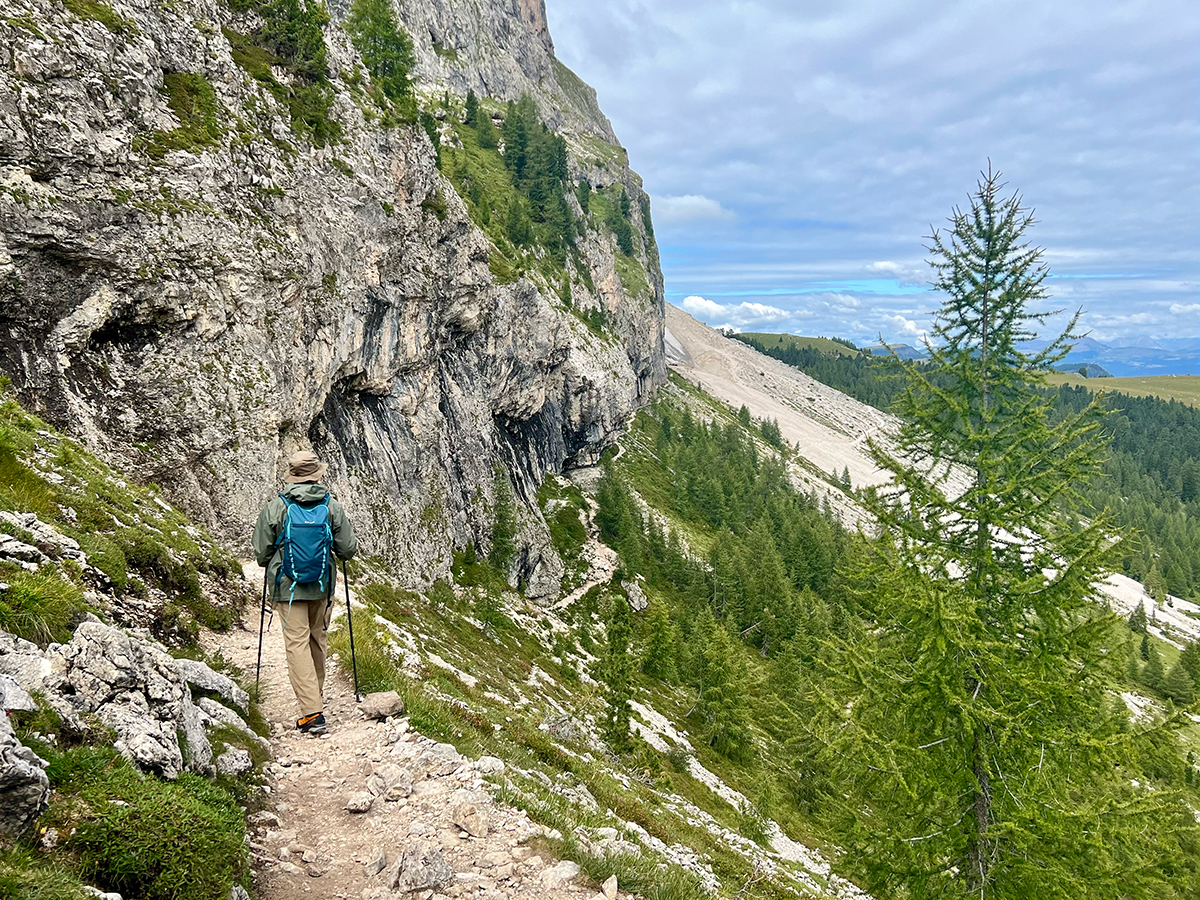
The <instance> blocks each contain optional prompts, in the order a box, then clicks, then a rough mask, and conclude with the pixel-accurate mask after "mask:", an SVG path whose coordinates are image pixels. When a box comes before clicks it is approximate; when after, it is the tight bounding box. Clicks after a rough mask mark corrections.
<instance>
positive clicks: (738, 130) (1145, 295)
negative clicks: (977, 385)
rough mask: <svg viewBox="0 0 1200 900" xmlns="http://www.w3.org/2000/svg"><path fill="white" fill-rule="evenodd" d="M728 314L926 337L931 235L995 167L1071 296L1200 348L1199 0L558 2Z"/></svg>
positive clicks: (700, 279)
mask: <svg viewBox="0 0 1200 900" xmlns="http://www.w3.org/2000/svg"><path fill="white" fill-rule="evenodd" d="M546 5H547V13H548V16H549V20H550V30H551V34H552V35H553V38H554V43H555V50H556V53H557V55H558V56H559V58H560V59H562V60H563V62H565V63H566V64H567V65H568V66H570V67H571V68H572V69H574V70H575V71H576V72H577V73H578V74H579V75H580V76H581V77H583V78H584V80H586V81H587V82H588V83H589V84H591V85H592V86H593V87H595V88H596V90H597V92H598V94H599V99H600V105H601V107H602V108H603V109H604V111H605V112H606V113H607V114H608V116H609V118H610V119H611V120H612V122H613V126H614V128H615V129H616V132H617V135H618V137H619V138H620V139H621V141H622V143H623V144H624V145H625V146H626V147H627V148H628V149H629V155H630V160H631V163H632V165H633V167H634V168H635V169H636V170H637V171H638V172H639V173H640V174H641V175H642V177H643V179H644V181H645V185H646V189H647V191H649V193H650V195H651V197H652V200H653V212H654V221H655V230H656V234H657V238H658V242H659V248H660V251H661V255H662V263H663V273H664V275H665V277H666V287H667V298H668V299H669V300H670V301H671V302H673V303H676V304H678V305H682V306H684V307H685V308H687V309H688V310H689V311H691V312H693V313H694V314H697V316H698V317H699V318H701V319H703V320H705V321H707V322H709V324H712V325H731V326H734V327H737V328H739V329H742V330H765V331H785V330H786V331H793V332H795V333H799V334H823V335H838V336H843V337H848V338H851V339H854V340H858V341H872V340H875V339H877V338H878V337H879V336H880V335H882V336H883V337H884V338H885V339H887V340H900V341H908V342H914V341H916V340H918V339H919V336H920V335H921V333H922V332H923V331H924V330H925V329H926V328H927V327H928V324H929V313H930V311H931V310H932V309H933V308H934V307H935V306H936V304H937V299H936V296H935V295H931V294H929V293H927V292H926V291H925V289H924V285H925V284H926V282H927V281H928V280H929V275H928V269H927V266H926V265H925V263H924V259H925V257H926V252H925V250H924V243H925V241H924V236H925V235H927V234H929V232H930V228H931V226H941V225H942V224H943V223H944V222H945V219H946V217H947V215H949V213H950V211H951V209H952V208H953V206H954V205H955V204H963V203H965V202H966V200H967V195H968V194H969V192H970V191H971V190H972V188H973V187H974V185H975V181H976V178H977V177H978V174H979V171H980V169H982V168H984V167H986V166H987V164H988V159H989V157H990V159H991V161H992V164H993V165H994V166H995V167H996V168H998V169H1000V170H1001V171H1002V172H1003V173H1004V175H1005V176H1006V179H1007V180H1008V182H1009V183H1010V185H1011V186H1012V187H1013V188H1015V189H1018V190H1019V191H1020V192H1021V194H1022V195H1023V196H1024V198H1025V201H1026V203H1027V204H1028V205H1029V206H1031V207H1033V208H1034V209H1035V210H1036V212H1037V218H1038V224H1037V225H1036V227H1035V228H1034V229H1033V231H1032V233H1031V236H1032V238H1033V240H1034V241H1035V242H1036V243H1038V244H1039V245H1041V246H1043V247H1045V248H1046V259H1047V261H1048V263H1049V264H1050V268H1051V271H1052V273H1053V278H1052V280H1051V281H1050V283H1049V284H1050V289H1051V291H1052V294H1053V295H1054V303H1053V304H1052V305H1053V306H1054V307H1059V306H1062V307H1067V308H1069V309H1071V310H1074V309H1075V308H1078V307H1082V308H1083V309H1084V316H1083V320H1082V321H1083V324H1084V326H1085V327H1086V328H1088V329H1090V330H1091V333H1092V336H1093V337H1095V338H1097V339H1099V340H1104V341H1117V342H1126V341H1132V340H1134V339H1135V338H1138V337H1146V336H1149V337H1182V336H1196V337H1197V339H1198V340H1200V223H1198V220H1200V4H1197V3H1196V2H1195V0H1186V2H1179V0H1157V2H1153V3H1149V2H1147V3H1115V2H1108V0H1087V2H1075V0H1053V2H1047V0H1037V2H1017V0H1009V2H972V0H959V2H952V3H939V2H921V3H914V2H853V0H835V2H809V0H802V2H797V0H761V2H742V0H739V2H725V3H710V2H697V0H645V2H641V0H606V2H605V3H595V2H594V0H546Z"/></svg>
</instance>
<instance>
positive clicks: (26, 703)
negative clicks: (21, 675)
mask: <svg viewBox="0 0 1200 900" xmlns="http://www.w3.org/2000/svg"><path fill="white" fill-rule="evenodd" d="M0 709H4V710H10V709H16V710H21V711H23V712H34V711H35V710H36V709H37V704H36V703H34V701H33V698H32V697H30V696H29V692H28V691H26V690H25V688H23V687H21V685H20V684H18V683H17V680H16V679H15V678H13V677H12V676H11V675H3V674H0Z"/></svg>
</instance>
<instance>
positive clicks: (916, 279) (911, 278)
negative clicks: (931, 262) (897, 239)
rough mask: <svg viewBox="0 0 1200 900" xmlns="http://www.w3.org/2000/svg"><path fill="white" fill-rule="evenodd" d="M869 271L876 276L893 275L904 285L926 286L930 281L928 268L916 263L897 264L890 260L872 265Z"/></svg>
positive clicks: (868, 267)
mask: <svg viewBox="0 0 1200 900" xmlns="http://www.w3.org/2000/svg"><path fill="white" fill-rule="evenodd" d="M867 271H868V272H871V273H872V274H876V275H891V276H892V277H893V278H895V279H896V281H898V282H900V284H903V285H911V284H924V283H925V282H926V281H927V280H928V279H929V270H928V267H927V266H924V265H918V264H915V263H897V262H892V261H891V260H890V259H884V260H880V261H879V262H873V263H870V264H869V265H868V266H867Z"/></svg>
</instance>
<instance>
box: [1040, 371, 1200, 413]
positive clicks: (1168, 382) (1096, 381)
mask: <svg viewBox="0 0 1200 900" xmlns="http://www.w3.org/2000/svg"><path fill="white" fill-rule="evenodd" d="M1046 380H1047V381H1048V382H1049V383H1050V384H1052V385H1054V386H1055V387H1058V386H1060V385H1064V384H1069V385H1071V386H1072V387H1082V388H1087V389H1088V390H1089V391H1113V392H1114V393H1118V394H1128V395H1129V396H1131V397H1158V398H1159V399H1160V400H1178V401H1179V402H1180V403H1186V404H1187V405H1188V406H1200V375H1131V376H1128V377H1124V378H1084V377H1083V376H1082V375H1080V374H1078V373H1077V372H1054V373H1053V374H1051V375H1049V376H1047V378H1046Z"/></svg>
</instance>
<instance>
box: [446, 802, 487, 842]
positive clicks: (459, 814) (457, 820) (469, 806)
mask: <svg viewBox="0 0 1200 900" xmlns="http://www.w3.org/2000/svg"><path fill="white" fill-rule="evenodd" d="M450 821H452V822H453V823H454V824H455V825H457V826H458V827H459V828H461V829H462V830H463V831H465V832H466V833H467V834H469V835H471V837H477V838H481V837H487V833H488V831H489V827H490V821H489V817H488V811H487V807H486V806H484V805H483V804H482V803H478V802H475V801H474V800H463V801H460V802H459V803H458V804H457V805H455V806H454V808H453V809H452V811H451V813H450Z"/></svg>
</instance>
